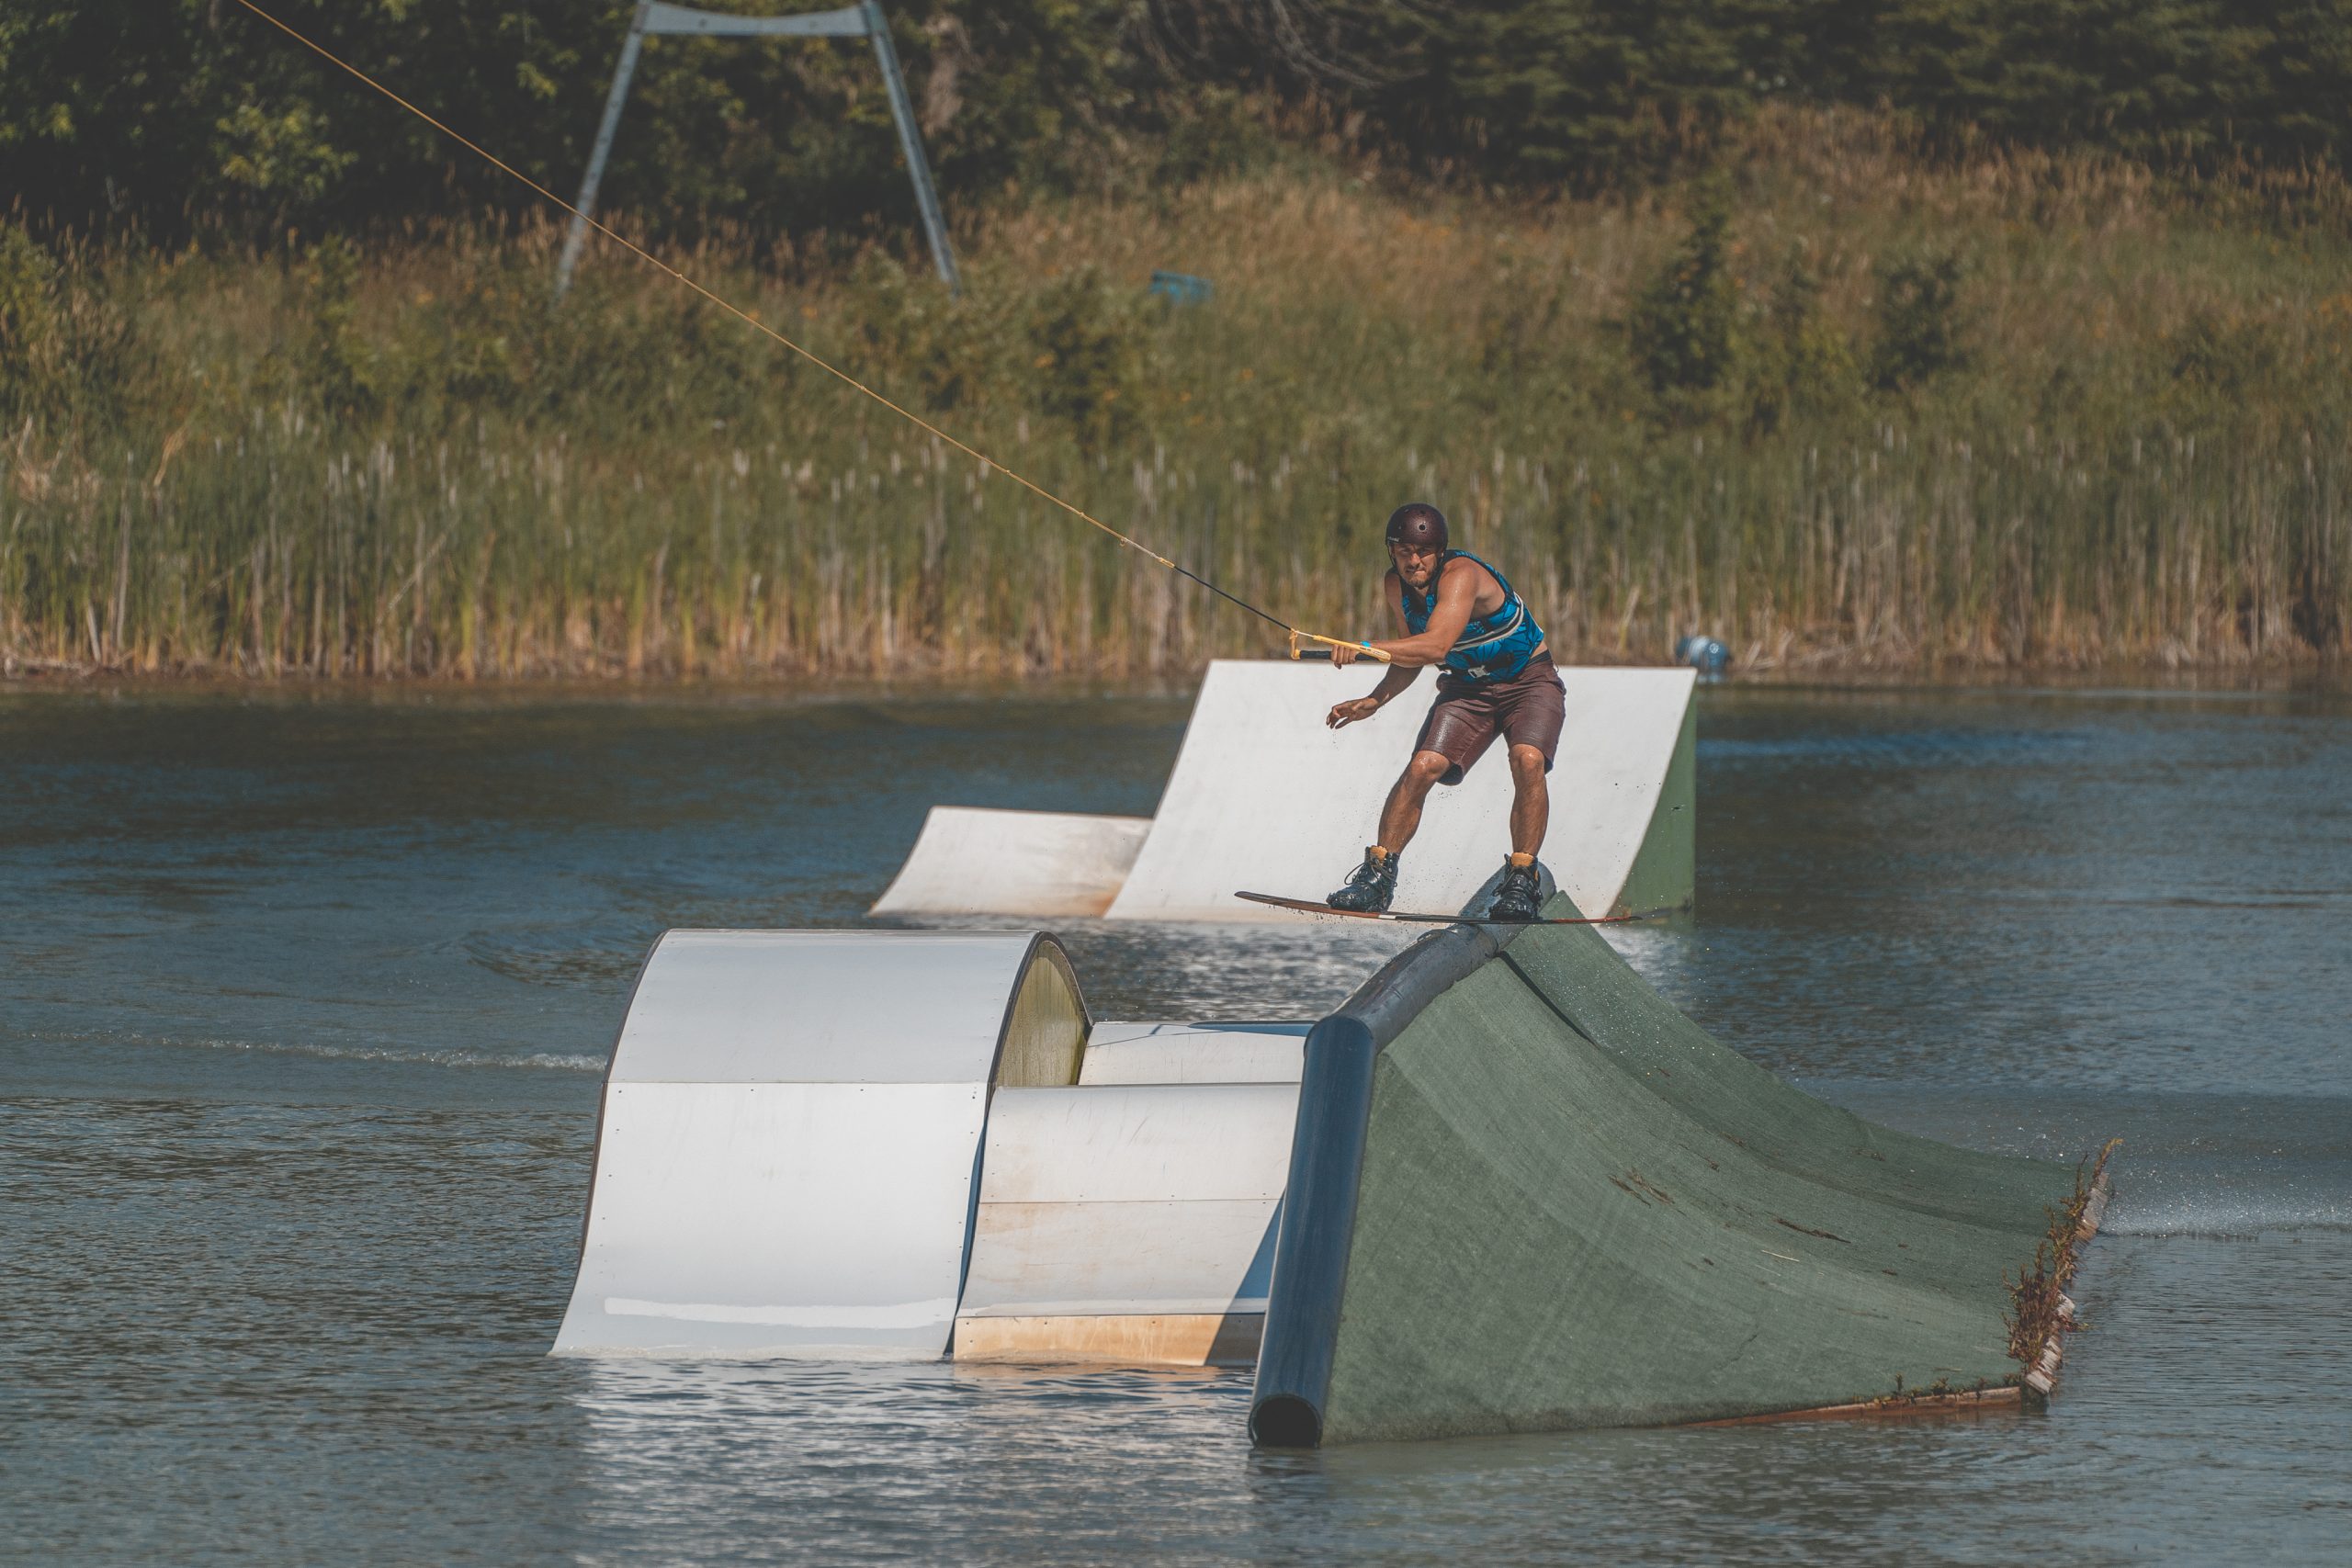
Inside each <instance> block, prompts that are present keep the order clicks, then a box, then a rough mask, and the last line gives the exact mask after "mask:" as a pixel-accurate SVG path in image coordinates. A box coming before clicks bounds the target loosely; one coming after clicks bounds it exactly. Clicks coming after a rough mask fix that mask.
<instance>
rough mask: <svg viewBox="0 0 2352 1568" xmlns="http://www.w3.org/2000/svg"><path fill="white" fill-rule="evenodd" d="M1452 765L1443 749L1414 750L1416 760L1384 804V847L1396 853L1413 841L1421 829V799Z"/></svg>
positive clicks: (1425, 796)
mask: <svg viewBox="0 0 2352 1568" xmlns="http://www.w3.org/2000/svg"><path fill="white" fill-rule="evenodd" d="M1452 766H1453V763H1452V762H1450V761H1447V760H1446V758H1445V755H1444V753H1443V752H1441V751H1416V752H1414V753H1413V760H1412V761H1409V762H1407V763H1406V764H1405V771H1404V772H1403V773H1399V774H1398V775H1397V783H1396V784H1395V786H1394V787H1392V788H1391V789H1390V790H1389V792H1388V804H1387V805H1385V806H1383V807H1381V808H1380V847H1381V848H1382V849H1384V850H1386V851H1387V852H1389V853H1390V854H1392V855H1393V854H1395V853H1397V852H1399V851H1400V850H1402V849H1403V848H1404V847H1405V846H1406V845H1407V844H1409V843H1411V842H1412V841H1413V835H1414V834H1416V833H1418V832H1419V831H1420V830H1421V803H1422V802H1423V801H1426V800H1427V799H1429V797H1430V789H1431V788H1432V787H1434V786H1435V785H1436V784H1437V781H1438V780H1440V779H1442V778H1443V777H1444V776H1445V770H1446V769H1448V768H1450V767H1452Z"/></svg>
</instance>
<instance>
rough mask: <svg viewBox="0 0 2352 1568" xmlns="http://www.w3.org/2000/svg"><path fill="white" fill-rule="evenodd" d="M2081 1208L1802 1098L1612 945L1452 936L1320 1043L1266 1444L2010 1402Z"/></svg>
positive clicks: (1269, 1373) (1359, 1004) (1285, 1241)
mask: <svg viewBox="0 0 2352 1568" xmlns="http://www.w3.org/2000/svg"><path fill="white" fill-rule="evenodd" d="M1547 912H1550V913H1559V914H1569V913H1573V912H1574V911H1573V910H1572V909H1570V908H1568V907H1567V905H1566V900H1564V899H1557V898H1555V900H1554V901H1553V903H1552V904H1551V905H1550V906H1548V907H1547ZM2075 1181H2076V1176H2075V1171H2074V1169H2073V1168H2070V1167H2066V1166H2061V1165H2056V1164H2052V1163H2050V1162H2046V1161H2041V1160H2029V1159H2018V1158H2011V1157H2006V1156H1995V1155H1987V1154H1981V1153H1976V1152H1973V1151H1970V1150H1966V1149H1960V1148H1954V1147H1951V1146H1950V1145H1944V1144H1939V1143H1936V1142H1933V1141H1931V1140H1928V1139H1925V1138H1919V1137H1914V1136H1911V1135H1909V1134H1903V1133H1897V1132H1894V1131H1891V1130H1889V1129H1887V1128H1883V1127H1879V1126H1875V1125H1873V1124H1871V1122H1865V1121H1863V1120H1862V1119H1861V1118H1860V1117H1858V1116H1855V1115H1853V1114H1851V1113H1849V1112H1848V1111H1840V1110H1838V1109H1837V1108H1836V1107H1834V1106H1831V1105H1827V1104H1825V1103H1823V1102H1822V1101H1820V1100H1815V1099H1813V1098H1811V1097H1810V1096H1807V1095H1805V1094H1803V1093H1801V1092H1799V1091H1798V1090H1796V1089H1792V1088H1791V1087H1790V1086H1789V1085H1787V1084H1785V1083H1783V1082H1781V1080H1780V1079H1778V1078H1776V1077H1773V1076H1772V1075H1771V1074H1770V1073H1768V1072H1766V1071H1764V1070H1763V1069H1762V1068H1760V1067H1758V1066H1755V1065H1754V1064H1753V1063H1751V1062H1749V1061H1747V1059H1746V1058H1745V1057H1743V1056H1741V1055H1739V1054H1738V1053H1736V1052H1735V1051H1733V1050H1731V1049H1729V1048H1727V1047H1725V1046H1724V1045H1722V1044H1720V1043H1717V1042H1716V1041H1714V1040H1713V1039H1712V1038H1711V1037H1710V1036H1709V1035H1708V1034H1707V1033H1706V1032H1704V1031H1703V1030H1702V1029H1700V1028H1699V1027H1698V1026H1697V1025H1696V1024H1694V1023H1692V1022H1691V1021H1690V1020H1689V1019H1687V1018H1685V1017H1683V1016H1682V1014H1681V1013H1680V1012H1679V1011H1678V1010H1675V1009H1674V1008H1673V1007H1672V1006H1670V1005H1669V1004H1668V1002H1667V1001H1666V1000H1665V999H1664V998H1661V997H1659V996H1658V995H1657V993H1656V992H1655V991H1653V990H1651V989H1650V987H1649V986H1648V985H1647V984H1646V983H1645V982H1644V981H1643V980H1642V978H1641V977H1640V976H1638V975H1636V974H1634V971H1633V970H1632V969H1631V968H1630V967H1629V966H1628V965H1627V964H1625V962H1624V961H1623V959H1622V958H1620V957H1619V956H1618V955H1617V953H1615V951H1614V950H1613V949H1611V947H1610V946H1609V944H1608V943H1607V942H1605V941H1603V940H1602V939H1601V937H1600V934H1599V933H1598V932H1597V931H1593V930H1592V929H1591V928H1589V927H1578V926H1545V927H1530V928H1518V929H1512V928H1489V929H1483V930H1479V929H1472V928H1469V927H1451V928H1448V929H1446V930H1445V931H1439V932H1435V933H1432V934H1431V935H1430V936H1429V937H1425V938H1423V939H1422V940H1421V942H1417V943H1416V944H1415V945H1414V946H1413V947H1412V948H1410V949H1408V950H1407V951H1406V952H1405V953H1402V954H1400V955H1399V956H1398V957H1397V959H1396V960H1394V961H1392V962H1391V963H1390V964H1388V965H1387V967H1386V968H1385V969H1384V970H1383V971H1382V972H1381V973H1380V974H1379V975H1377V976H1374V978H1373V980H1371V981H1370V982H1368V983H1367V984H1366V986H1365V987H1363V989H1362V990H1360V991H1359V992H1358V993H1357V994H1356V996H1355V997H1354V998H1351V999H1350V1001H1349V1003H1348V1004H1347V1005H1346V1006H1345V1007H1343V1008H1342V1009H1341V1010H1340V1012H1338V1013H1336V1014H1334V1015H1332V1016H1331V1017H1330V1018H1329V1019H1326V1020H1325V1021H1323V1022H1321V1023H1319V1024H1318V1025H1317V1028H1316V1031H1315V1033H1314V1034H1313V1035H1312V1036H1310V1039H1309V1043H1308V1046H1307V1056H1306V1077H1305V1080H1304V1083H1303V1086H1302V1091H1301V1095H1300V1105H1299V1123H1298V1127H1297V1133H1296V1140H1295V1144H1294V1145H1293V1151H1292V1165H1291V1172H1290V1187H1289V1194H1288V1197H1287V1198H1286V1200H1285V1210H1284V1218H1283V1234H1282V1237H1281V1241H1280V1246H1279V1247H1278V1250H1277V1253H1276V1259H1275V1273H1274V1278H1273V1284H1272V1296H1271V1299H1270V1301H1269V1304H1268V1314H1267V1319H1266V1331H1265V1341H1264V1347H1263V1348H1262V1350H1261V1357H1260V1363H1259V1375H1258V1387H1257V1397H1256V1400H1255V1402H1254V1404H1253V1407H1252V1415H1251V1424H1252V1430H1253V1432H1254V1433H1255V1434H1256V1435H1257V1437H1258V1438H1259V1440H1260V1441H1261V1442H1265V1443H1269V1444H1273V1445H1276V1446H1291V1445H1300V1444H1312V1443H1317V1442H1326V1443H1332V1442H1358V1441H1377V1440H1393V1439H1401V1438H1434V1437H1447V1436H1455V1435H1464V1434H1470V1433H1491V1432H1512V1431H1542V1430H1551V1429H1556V1428H1563V1427H1590V1426H1626V1425H1651V1424H1660V1423H1669V1422H1682V1421H1699V1420H1710V1419H1721V1418H1729V1417H1736V1416H1757V1415H1767V1414H1773V1413H1782V1412H1790V1411H1798V1410H1808V1409H1815V1408H1820V1407H1824V1406H1829V1405H1837V1404H1852V1403H1858V1402H1862V1401H1868V1400H1872V1399H1877V1398H1882V1397H1886V1396H1890V1395H1896V1394H1900V1393H1917V1392H1919V1391H1925V1390H1931V1389H1938V1388H1941V1389H1950V1390H1961V1389H1973V1388H1977V1387H1982V1386H2000V1385H2007V1384H2011V1383H2014V1382H2017V1381H2018V1374H2019V1373H2020V1372H2021V1371H2022V1370H2023V1369H2022V1368H2020V1367H2019V1366H2018V1363H2017V1361H2015V1360H2014V1359H2012V1358H2011V1356H2010V1354H2009V1329H2008V1325H2007V1319H2006V1315H2005V1314H2007V1310H2008V1308H2009V1304H2010V1297H2009V1292H2008V1289H2007V1282H2006V1280H2005V1278H2004V1277H2005V1275H2006V1276H2007V1277H2008V1278H2012V1279H2013V1278H2016V1277H2018V1275H2020V1274H2021V1273H2022V1271H2024V1270H2025V1269H2030V1268H2031V1267H2032V1265H2033V1262H2034V1258H2035V1249H2036V1247H2037V1245H2038V1244H2039V1243H2041V1240H2042V1239H2043V1238H2044V1236H2045V1235H2047V1234H2048V1232H2049V1230H2050V1228H2051V1225H2052V1213H2053V1211H2055V1212H2061V1213H2063V1212H2064V1207H2065V1205H2066V1203H2067V1201H2068V1200H2069V1199H2070V1198H2071V1197H2073V1195H2074V1193H2075Z"/></svg>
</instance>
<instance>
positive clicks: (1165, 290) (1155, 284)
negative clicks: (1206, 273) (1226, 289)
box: [1151, 272, 1216, 305]
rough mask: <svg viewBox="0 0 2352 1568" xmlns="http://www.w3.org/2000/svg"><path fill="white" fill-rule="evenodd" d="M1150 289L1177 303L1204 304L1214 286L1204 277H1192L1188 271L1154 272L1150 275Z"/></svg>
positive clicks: (1214, 288) (1172, 302)
mask: <svg viewBox="0 0 2352 1568" xmlns="http://www.w3.org/2000/svg"><path fill="white" fill-rule="evenodd" d="M1151 291H1152V292H1153V293H1154V294H1157V295H1159V296H1160V297H1161V298H1162V299H1167V300H1168V301H1170V303H1171V304H1177V305H1205V304H1207V303H1208V301H1209V296H1210V295H1212V294H1215V293H1216V285H1215V284H1213V283H1211V282H1210V281H1209V280H1208V279H1207V278H1205V277H1194V276H1193V275H1192V274H1191V273H1189V272H1155V273H1153V274H1152V275H1151Z"/></svg>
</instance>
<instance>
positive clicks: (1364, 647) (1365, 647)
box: [1290, 627, 1396, 664]
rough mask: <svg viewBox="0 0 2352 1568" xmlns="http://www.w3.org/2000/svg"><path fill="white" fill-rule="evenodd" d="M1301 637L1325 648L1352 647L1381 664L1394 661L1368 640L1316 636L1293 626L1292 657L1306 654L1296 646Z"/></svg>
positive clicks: (1302, 656) (1361, 656) (1291, 637)
mask: <svg viewBox="0 0 2352 1568" xmlns="http://www.w3.org/2000/svg"><path fill="white" fill-rule="evenodd" d="M1302 637H1303V638H1305V639H1306V641H1308V642H1319V643H1321V644H1322V645H1323V646H1324V647H1326V648H1352V649H1355V650H1356V653H1357V656H1358V657H1360V658H1363V659H1370V660H1377V661H1378V662H1380V663H1382V664H1394V663H1395V662H1396V660H1395V659H1393V658H1391V657H1390V656H1389V655H1388V654H1386V653H1385V652H1383V651H1382V650H1381V649H1376V648H1374V647H1373V646H1372V644H1370V643H1368V642H1354V641H1351V640H1350V639H1348V638H1346V637H1317V635H1316V634H1315V633H1313V632H1303V631H1300V630H1298V629H1296V628H1295V627H1294V628H1292V631H1291V634H1290V656H1291V657H1292V658H1293V659H1303V658H1305V657H1306V654H1305V653H1304V652H1303V651H1302V650H1301V649H1300V648H1299V646H1298V644H1299V640H1300V639H1301V638H1302Z"/></svg>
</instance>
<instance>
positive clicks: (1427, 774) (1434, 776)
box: [1405, 751, 1453, 794]
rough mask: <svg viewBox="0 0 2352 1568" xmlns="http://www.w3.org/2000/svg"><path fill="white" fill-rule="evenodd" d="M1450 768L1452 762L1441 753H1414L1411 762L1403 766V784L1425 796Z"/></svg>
mask: <svg viewBox="0 0 2352 1568" xmlns="http://www.w3.org/2000/svg"><path fill="white" fill-rule="evenodd" d="M1452 766H1453V761H1451V760H1450V759H1448V758H1447V757H1446V755H1445V754H1444V753H1443V752H1442V751H1416V752H1414V753H1413V757H1412V761H1408V762H1407V763H1406V764H1405V782H1406V783H1407V784H1410V785H1412V786H1413V787H1414V788H1415V789H1418V790H1420V791H1422V792H1423V793H1424V794H1426V793H1427V792H1428V790H1429V789H1430V786H1431V785H1432V784H1436V783H1437V781H1438V780H1440V779H1442V778H1443V777H1445V771H1446V770H1447V769H1448V768H1451V767H1452Z"/></svg>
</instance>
